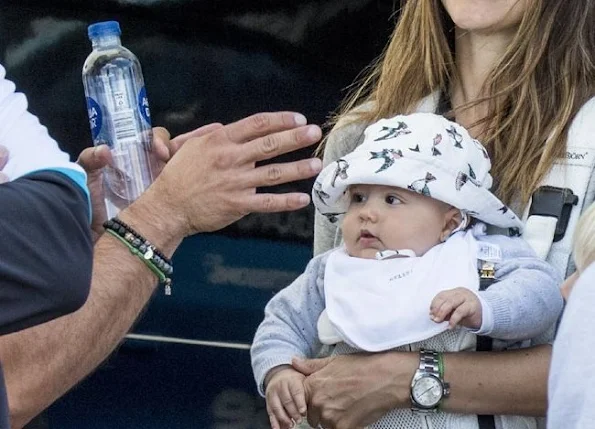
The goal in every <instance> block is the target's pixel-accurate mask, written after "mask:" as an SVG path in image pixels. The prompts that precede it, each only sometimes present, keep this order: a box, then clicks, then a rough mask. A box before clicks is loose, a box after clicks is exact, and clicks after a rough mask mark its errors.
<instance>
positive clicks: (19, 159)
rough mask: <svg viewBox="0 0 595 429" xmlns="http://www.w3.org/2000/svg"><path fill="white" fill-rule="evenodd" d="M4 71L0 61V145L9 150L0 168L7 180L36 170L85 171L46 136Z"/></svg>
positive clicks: (81, 172)
mask: <svg viewBox="0 0 595 429" xmlns="http://www.w3.org/2000/svg"><path fill="white" fill-rule="evenodd" d="M5 76H6V71H5V69H4V67H2V65H0V145H2V146H4V147H6V148H7V149H8V151H9V160H8V163H7V165H6V166H5V167H4V168H3V169H2V172H3V173H4V174H6V175H7V176H8V177H9V178H10V180H15V179H17V178H19V177H21V176H24V175H26V174H29V173H32V172H34V171H39V170H57V171H62V172H65V173H66V174H67V175H69V176H70V174H69V173H75V175H76V176H79V177H80V175H82V177H83V179H82V180H77V182H79V183H81V184H84V182H85V180H84V178H85V177H86V176H85V172H84V170H83V169H82V168H81V167H80V166H79V165H77V164H76V163H74V162H70V158H69V156H68V154H67V153H65V152H63V151H62V150H61V149H60V148H59V147H58V144H57V143H56V141H55V140H54V139H53V138H52V137H50V135H49V133H48V130H47V128H46V127H44V126H43V125H41V123H40V122H39V120H38V119H37V117H36V116H34V115H33V114H31V113H29V112H28V111H27V106H28V105H27V98H26V97H25V95H24V94H21V93H17V92H15V89H16V88H15V85H14V83H12V82H11V81H9V80H7V79H6V77H5Z"/></svg>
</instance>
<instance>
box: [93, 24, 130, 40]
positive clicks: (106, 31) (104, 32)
mask: <svg viewBox="0 0 595 429" xmlns="http://www.w3.org/2000/svg"><path fill="white" fill-rule="evenodd" d="M87 34H88V35H89V39H91V40H93V39H95V38H97V37H101V36H119V35H120V34H122V32H121V31H120V24H119V23H118V21H104V22H97V23H95V24H91V25H89V28H88V30H87Z"/></svg>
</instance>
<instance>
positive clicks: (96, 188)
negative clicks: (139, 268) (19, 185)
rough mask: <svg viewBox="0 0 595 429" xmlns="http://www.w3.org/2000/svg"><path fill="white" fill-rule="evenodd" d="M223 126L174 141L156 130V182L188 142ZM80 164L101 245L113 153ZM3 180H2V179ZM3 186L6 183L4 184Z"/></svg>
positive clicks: (83, 157) (93, 154) (96, 152)
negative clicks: (107, 170)
mask: <svg viewBox="0 0 595 429" xmlns="http://www.w3.org/2000/svg"><path fill="white" fill-rule="evenodd" d="M222 126H223V125H221V124H217V123H215V124H209V125H205V126H203V127H200V128H197V129H196V130H194V131H191V132H189V133H186V134H181V135H179V136H177V137H175V138H174V139H170V134H169V131H167V130H166V129H165V128H163V127H156V128H153V146H152V154H153V155H154V156H153V158H152V163H153V165H152V170H153V173H154V174H155V177H154V178H156V177H157V176H158V175H159V174H161V171H162V170H163V167H164V166H165V164H166V163H167V161H169V160H170V159H171V157H172V156H174V154H175V153H176V152H177V151H178V149H180V147H182V145H183V144H184V143H185V142H186V141H187V140H189V139H191V138H194V137H200V136H204V135H206V134H208V133H210V132H211V131H214V130H216V129H218V128H220V127H222ZM7 159H8V158H7ZM77 162H78V164H79V165H80V166H81V167H83V168H84V169H85V171H86V173H87V187H88V188H89V192H90V193H91V205H92V207H93V213H92V221H91V230H92V232H93V241H97V239H98V238H99V237H100V236H101V234H103V223H104V222H105V221H106V220H107V214H106V210H105V203H104V193H103V179H102V169H103V167H105V166H107V165H108V164H110V162H111V153H110V151H109V149H108V147H107V146H106V145H102V146H97V147H89V148H87V149H85V150H83V151H82V152H81V154H80V155H79V158H78V160H77ZM3 166H4V165H3V164H2V151H1V149H0V170H1V169H2V167H3ZM0 174H1V173H0ZM0 180H2V178H1V177H0ZM0 183H2V182H1V181H0Z"/></svg>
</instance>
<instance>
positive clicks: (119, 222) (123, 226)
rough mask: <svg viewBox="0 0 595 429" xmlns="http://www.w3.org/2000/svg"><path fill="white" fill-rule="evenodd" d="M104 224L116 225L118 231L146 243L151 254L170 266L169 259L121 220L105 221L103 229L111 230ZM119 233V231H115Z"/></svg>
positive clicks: (114, 218)
mask: <svg viewBox="0 0 595 429" xmlns="http://www.w3.org/2000/svg"><path fill="white" fill-rule="evenodd" d="M106 224H114V225H117V226H118V227H119V229H124V233H126V232H130V233H131V234H132V235H133V236H134V238H137V239H139V240H140V241H143V242H144V243H146V244H147V245H150V246H152V247H153V252H154V253H155V254H156V255H157V256H159V257H160V258H161V259H163V260H164V261H165V262H167V263H168V264H169V265H171V260H170V259H169V258H167V257H166V256H165V255H164V254H163V253H162V252H161V251H160V250H159V249H157V248H156V247H155V246H153V245H152V244H151V243H150V242H149V240H146V239H145V238H144V237H143V236H142V235H140V234H139V233H138V232H136V230H134V229H133V228H132V227H131V226H130V225H128V224H127V223H125V222H123V221H122V220H120V219H119V218H117V217H113V218H111V219H110V220H108V221H106V222H105V223H104V224H103V227H104V228H110V229H113V228H111V227H109V226H106ZM117 232H118V233H119V231H117Z"/></svg>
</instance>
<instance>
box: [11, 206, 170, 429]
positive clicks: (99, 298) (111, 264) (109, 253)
mask: <svg viewBox="0 0 595 429" xmlns="http://www.w3.org/2000/svg"><path fill="white" fill-rule="evenodd" d="M121 217H122V219H123V220H124V221H125V222H127V223H129V224H131V226H133V227H134V228H135V229H137V231H139V232H140V233H141V234H143V235H145V237H146V238H148V239H149V240H150V241H151V242H153V243H155V244H157V245H158V246H159V245H160V246H161V248H162V249H163V251H164V252H165V253H166V254H167V255H171V253H173V251H174V249H175V248H176V247H177V246H178V245H179V243H180V241H181V238H171V237H172V236H171V235H169V234H167V233H166V232H165V231H162V232H161V233H159V234H156V230H155V229H154V228H152V227H150V226H149V225H148V224H146V223H139V222H135V219H137V218H135V217H134V216H130V210H127V211H126V212H123V213H122V216H121ZM156 284H157V278H156V277H155V275H154V274H153V273H152V272H151V271H150V270H149V269H148V268H147V266H146V265H144V264H143V263H142V261H140V260H139V259H138V257H136V256H134V255H132V254H131V253H130V252H129V250H128V249H127V248H126V247H125V246H123V245H122V243H120V242H119V241H118V240H117V239H115V238H114V237H112V236H111V235H109V234H104V235H103V236H102V237H101V238H100V239H99V241H98V242H97V244H96V245H95V255H94V263H93V278H92V284H91V292H90V295H89V298H88V300H87V302H86V303H85V304H84V306H83V307H81V309H80V310H78V311H76V312H75V313H72V314H70V315H68V316H64V317H62V318H59V319H56V320H53V321H51V322H48V323H45V324H43V325H39V326H36V327H33V328H30V329H27V330H24V331H21V332H18V333H15V334H11V335H7V336H2V337H0V362H2V366H3V369H4V374H5V378H6V388H7V391H8V401H9V406H10V414H11V421H12V427H13V428H20V427H22V426H23V425H24V424H26V423H27V422H28V421H29V420H30V419H32V418H33V417H35V416H36V415H37V414H38V413H40V412H41V411H42V410H44V409H45V408H46V407H47V406H49V405H50V404H51V403H52V402H54V401H55V400H56V399H58V398H59V397H60V396H61V395H63V394H64V393H65V392H67V391H68V390H69V389H70V388H72V387H73V386H74V385H76V384H77V383H78V382H79V381H81V380H82V379H83V378H85V377H86V376H87V375H88V374H89V373H91V372H92V371H93V370H94V369H95V368H96V367H97V366H98V365H99V364H100V363H101V362H102V361H103V360H104V359H105V358H106V357H107V356H108V355H109V354H110V353H111V352H112V351H113V350H114V348H115V347H116V346H117V345H118V344H119V343H120V341H121V340H122V338H123V337H124V335H126V333H127V332H128V330H129V329H130V327H131V326H132V324H133V323H134V321H135V320H136V318H137V316H138V314H139V313H140V312H141V311H142V309H143V307H144V306H145V305H146V303H147V301H148V300H149V298H150V297H151V295H152V293H153V291H154V290H155V286H156Z"/></svg>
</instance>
